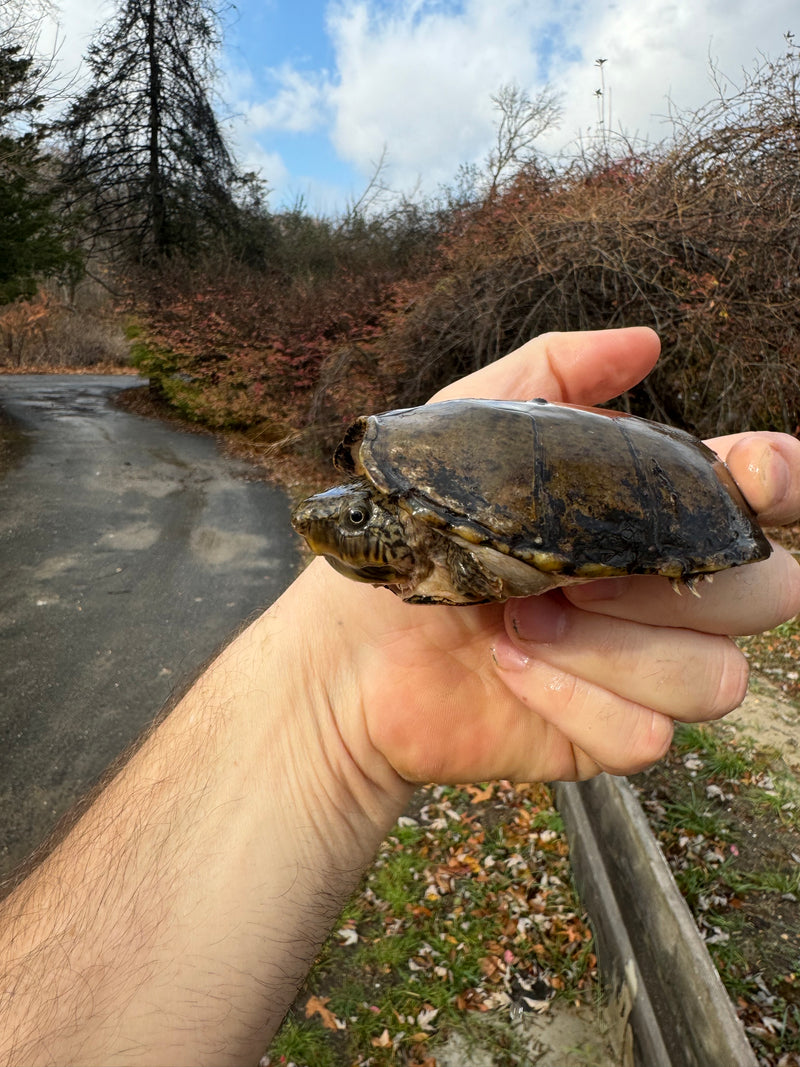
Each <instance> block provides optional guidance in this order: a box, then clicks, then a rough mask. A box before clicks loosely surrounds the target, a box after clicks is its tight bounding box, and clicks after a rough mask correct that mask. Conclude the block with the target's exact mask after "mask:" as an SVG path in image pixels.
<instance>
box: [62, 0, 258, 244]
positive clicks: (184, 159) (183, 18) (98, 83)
mask: <svg viewBox="0 0 800 1067" xmlns="http://www.w3.org/2000/svg"><path fill="white" fill-rule="evenodd" d="M219 44H220V22H219V15H218V13H217V11H216V9H215V8H214V7H213V5H212V2H211V0H118V8H117V12H116V14H115V15H114V16H113V17H112V18H111V19H110V20H109V21H108V22H106V23H105V24H104V25H103V26H102V27H101V28H100V29H99V30H98V32H97V34H96V35H95V38H94V40H93V41H92V44H91V47H90V50H89V54H88V56H87V64H88V67H89V70H90V72H91V82H90V85H89V88H88V89H87V90H86V91H85V92H84V93H83V94H82V95H81V96H80V97H79V98H78V99H77V100H76V101H75V102H74V103H73V104H72V106H71V107H70V108H69V110H68V113H67V115H66V118H65V120H64V126H63V128H64V131H65V133H66V136H67V145H68V160H67V165H66V168H65V173H64V179H65V182H66V183H67V184H68V185H69V186H70V187H72V188H73V190H74V197H75V199H74V203H75V204H76V205H80V206H81V208H82V212H83V216H84V225H87V224H88V225H89V226H90V227H91V228H92V229H93V230H94V232H95V233H96V234H97V235H98V236H99V237H101V238H102V239H103V241H104V243H105V244H106V246H109V247H119V246H122V247H123V248H124V249H125V250H126V251H127V252H128V253H130V252H132V251H133V252H135V254H136V255H137V256H138V257H139V258H142V259H148V258H157V257H159V256H163V255H168V254H170V253H172V252H175V251H184V252H190V251H192V250H194V249H196V248H197V247H198V245H199V244H200V243H201V242H202V241H203V240H204V239H206V238H207V237H208V235H209V234H211V233H214V232H219V231H220V230H224V228H225V227H226V225H227V224H228V223H229V220H230V218H231V216H232V214H235V198H234V194H235V190H236V187H237V183H239V182H240V181H242V180H243V179H240V177H239V175H238V173H237V170H236V166H235V164H234V161H233V159H232V157H231V154H230V152H229V150H228V148H227V145H226V143H225V138H224V136H223V134H222V131H221V129H220V126H219V123H218V121H217V118H216V115H215V113H214V108H213V106H212V102H211V100H212V92H213V82H214V76H215V68H214V61H213V60H214V54H215V52H216V50H217V48H218V47H219Z"/></svg>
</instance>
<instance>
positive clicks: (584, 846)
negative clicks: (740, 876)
mask: <svg viewBox="0 0 800 1067" xmlns="http://www.w3.org/2000/svg"><path fill="white" fill-rule="evenodd" d="M555 794H556V805H557V807H558V809H559V811H560V813H561V815H562V818H563V819H564V824H565V827H566V831H567V836H568V839H569V844H570V859H571V863H572V871H573V875H574V878H575V882H576V885H577V887H578V892H579V895H580V898H581V901H582V903H583V906H584V907H585V908H586V911H587V912H588V915H589V919H590V921H591V924H592V927H593V929H594V934H595V940H596V944H597V956H598V963H599V967H600V973H601V975H602V977H603V982H604V985H605V987H606V990H607V992H608V994H609V997H610V1000H611V1005H612V1014H616V1016H617V1019H618V1021H619V1025H620V1028H621V1029H622V1031H623V1038H622V1042H621V1044H622V1048H623V1061H622V1062H623V1063H624V1064H625V1067H757V1060H756V1058H755V1054H754V1052H753V1050H752V1048H751V1046H750V1043H749V1041H748V1040H747V1037H746V1035H745V1032H744V1029H743V1027H742V1025H741V1023H740V1022H739V1020H738V1018H737V1017H736V1013H735V1011H734V1009H733V1005H732V1004H731V1002H730V1000H729V998H728V995H727V993H726V991H725V987H724V986H723V984H722V980H721V979H720V977H719V974H718V973H717V970H716V968H715V967H714V964H713V962H712V960H711V957H710V956H709V954H708V949H707V948H706V946H705V944H704V942H703V940H702V938H701V937H700V935H699V933H698V931H697V927H696V926H695V923H694V920H693V918H692V915H691V913H690V911H689V908H688V907H687V905H686V902H685V901H684V899H683V897H682V896H681V893H680V890H679V889H678V886H677V884H676V882H675V879H674V878H673V876H672V872H671V871H670V869H669V866H668V864H667V862H666V860H665V859H664V856H663V854H662V852H661V850H660V848H659V847H658V844H657V843H656V841H655V838H654V837H653V835H652V833H651V831H650V827H649V825H648V823H647V819H646V817H645V815H644V812H643V811H642V808H641V805H640V804H639V801H638V800H637V798H636V796H635V794H634V792H633V789H632V788H631V786H630V784H629V783H628V781H627V779H625V778H615V777H612V776H610V775H606V774H602V775H600V776H598V777H597V778H594V779H592V780H591V781H588V782H580V783H575V782H559V783H558V784H557V786H556V789H555Z"/></svg>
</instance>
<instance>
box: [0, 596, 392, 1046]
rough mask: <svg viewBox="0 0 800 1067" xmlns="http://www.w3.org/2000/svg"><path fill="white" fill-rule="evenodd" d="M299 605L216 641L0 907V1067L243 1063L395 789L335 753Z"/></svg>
mask: <svg viewBox="0 0 800 1067" xmlns="http://www.w3.org/2000/svg"><path fill="white" fill-rule="evenodd" d="M302 610H304V609H303V606H302V597H300V596H299V595H298V593H297V592H296V591H294V590H293V591H290V593H289V594H287V596H286V597H285V598H284V599H283V600H281V601H279V602H278V604H277V605H275V607H274V608H273V609H272V610H271V611H270V612H269V613H268V614H267V615H266V616H264V617H262V619H260V620H259V621H258V622H257V623H256V624H255V625H254V626H253V627H251V628H250V629H249V630H248V631H246V632H245V633H244V634H243V635H242V636H241V637H239V638H238V639H237V640H236V641H235V642H234V643H233V644H232V645H231V646H229V648H228V649H227V650H226V651H225V653H223V655H222V656H221V657H220V659H219V660H218V661H217V662H216V664H215V665H214V667H213V668H212V669H211V670H210V671H209V672H207V673H206V675H205V676H204V677H203V678H202V679H201V680H200V682H199V683H198V684H197V685H196V686H195V688H194V689H193V690H192V691H191V692H190V693H189V694H188V696H187V697H186V698H185V699H184V700H183V701H182V702H181V704H180V705H179V706H178V707H177V708H176V709H175V711H174V712H173V713H172V714H171V715H170V716H169V717H168V718H167V719H166V720H165V722H164V723H162V725H161V726H160V727H159V728H158V730H156V731H155V732H154V733H153V735H152V736H151V737H150V738H149V739H148V740H147V742H146V743H145V744H144V745H143V746H142V748H141V749H140V750H139V751H138V752H137V754H136V755H135V756H134V757H133V759H132V760H131V761H130V762H129V763H128V764H127V765H126V766H125V767H124V769H123V770H122V771H121V773H120V774H119V775H118V776H117V777H116V778H115V779H114V781H113V782H112V783H111V784H110V786H109V787H108V788H107V789H106V790H105V792H104V793H103V795H102V796H101V798H100V799H99V801H98V802H97V803H96V804H95V805H94V806H93V807H92V808H91V809H90V810H89V812H88V813H87V814H86V815H85V816H84V817H83V819H82V820H81V821H80V822H79V823H78V824H77V826H76V827H75V828H74V829H73V831H72V833H71V834H70V835H69V836H68V837H67V838H66V839H65V841H64V842H62V844H61V845H60V846H59V847H58V848H57V849H56V850H55V851H54V852H53V853H52V854H51V856H50V857H49V858H48V859H47V860H46V861H45V863H44V864H43V865H42V866H41V867H40V868H39V869H38V870H37V871H36V872H35V873H34V875H33V876H32V877H31V878H30V879H28V881H27V882H25V883H24V884H23V885H22V886H21V887H20V888H19V889H18V890H17V892H16V893H15V894H14V895H13V896H11V897H10V898H9V899H8V900H7V901H6V902H5V905H4V910H3V914H2V916H1V917H0V961H2V966H0V970H2V971H3V972H4V979H3V985H2V991H3V997H4V1000H5V1003H4V1004H3V1007H2V1018H3V1024H4V1034H3V1039H4V1040H5V1041H6V1045H5V1046H4V1048H3V1051H4V1054H5V1060H6V1061H8V1062H13V1063H47V1062H59V1063H70V1062H72V1063H75V1062H80V1063H92V1062H94V1063H104V1064H108V1063H112V1062H114V1063H121V1062H125V1063H148V1062H149V1063H154V1064H156V1063H157V1064H165V1063H168V1064H178V1063H199V1062H213V1063H215V1064H218V1063H225V1062H236V1063H242V1062H247V1060H248V1057H249V1059H250V1060H252V1059H254V1058H257V1056H258V1054H259V1052H260V1051H261V1050H263V1047H264V1043H265V1040H266V1039H267V1037H268V1036H269V1033H270V1032H271V1031H272V1030H274V1028H275V1027H276V1026H277V1025H278V1023H279V1022H280V1019H281V1018H282V1016H283V1014H284V1012H285V1010H286V1008H287V1006H288V1003H289V1002H290V1001H291V999H292V996H293V993H294V990H295V988H296V986H297V984H299V982H300V981H301V980H302V978H303V977H304V975H305V973H306V972H307V970H308V967H309V966H310V963H311V960H312V959H313V957H314V955H315V953H316V950H317V947H318V945H319V944H320V943H321V941H322V940H323V939H324V937H325V936H326V935H327V933H328V930H329V927H330V924H331V923H332V922H333V920H334V919H335V917H336V915H337V914H338V912H339V910H340V909H341V907H342V905H343V903H344V901H345V900H346V898H347V896H348V895H349V893H350V892H351V890H352V888H353V886H354V885H355V884H356V883H357V881H358V878H359V875H360V873H361V870H362V868H363V866H364V865H365V864H366V863H367V862H368V861H369V859H370V858H371V855H372V854H373V852H374V849H375V847H376V846H377V844H378V842H379V841H380V839H381V837H382V835H383V833H384V832H385V830H386V829H387V828H388V827H389V826H390V825H391V823H392V821H393V819H394V818H395V817H396V815H397V814H398V812H399V810H400V809H401V807H402V804H403V802H404V800H405V798H406V797H407V795H408V787H407V786H405V785H404V784H403V783H401V782H400V780H399V779H398V778H397V777H396V775H394V773H393V772H391V771H390V770H389V768H388V767H385V766H383V767H382V765H381V761H380V760H376V761H375V767H376V768H377V770H378V772H379V773H380V774H381V775H382V778H381V780H380V781H375V780H373V779H368V778H366V777H365V776H364V775H363V774H362V773H361V772H360V771H359V770H358V768H357V766H356V765H355V764H354V762H353V761H352V759H351V757H350V754H349V753H348V751H347V749H346V748H345V746H344V745H343V744H342V743H341V740H340V737H339V734H338V732H337V730H336V726H335V723H334V722H333V720H332V718H331V717H330V715H329V713H328V710H327V709H328V700H327V693H326V686H327V685H328V684H334V685H339V686H340V688H342V687H344V688H346V680H345V681H344V682H341V681H338V679H340V678H345V679H346V672H344V673H343V672H339V671H337V670H326V669H325V661H326V656H325V654H324V653H325V650H324V646H323V647H322V648H320V646H319V642H318V643H317V648H316V649H315V654H314V655H313V656H312V654H311V652H310V650H309V652H308V655H305V654H304V653H303V650H302V648H298V641H302V640H303V637H302V635H304V634H305V635H308V637H309V639H310V640H312V639H313V638H311V637H310V634H312V633H313V629H312V630H309V628H308V627H307V625H305V623H306V620H302V619H298V618H297V617H296V614H297V612H299V611H302ZM340 666H341V664H340ZM312 669H315V670H316V671H317V672H318V681H317V680H315V678H314V677H312V676H310V673H309V672H310V671H311V670H312ZM340 699H348V698H347V697H345V696H344V694H343V693H340Z"/></svg>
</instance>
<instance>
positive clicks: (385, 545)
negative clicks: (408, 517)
mask: <svg viewBox="0 0 800 1067" xmlns="http://www.w3.org/2000/svg"><path fill="white" fill-rule="evenodd" d="M292 526H294V528H295V530H297V532H298V533H299V534H301V535H302V536H303V537H304V538H305V539H306V541H307V542H308V544H309V547H310V548H311V549H312V551H314V552H316V553H317V555H320V556H325V557H326V559H327V560H328V562H329V563H330V564H332V566H333V567H335V568H336V570H337V571H340V572H341V573H342V574H344V575H346V576H347V577H348V578H354V579H356V580H357V581H361V582H371V583H373V584H375V585H395V584H397V583H402V582H405V581H406V580H407V579H408V577H409V575H410V574H411V573H412V572H413V571H414V568H415V562H414V554H413V552H412V550H411V548H410V547H409V545H408V543H407V536H408V535H407V530H406V523H405V522H404V515H403V513H402V511H401V509H400V507H399V506H398V505H397V503H396V502H394V501H392V500H391V499H389V498H386V497H384V496H382V494H379V493H378V492H377V491H376V490H375V489H374V487H373V486H371V485H370V484H369V482H367V481H366V479H362V480H360V481H357V482H352V483H350V484H349V485H337V486H334V488H333V489H328V490H326V491H325V492H324V493H317V494H316V495H315V496H311V497H308V499H307V500H303V501H302V502H301V503H300V504H298V506H297V507H296V508H295V510H294V512H293V513H292Z"/></svg>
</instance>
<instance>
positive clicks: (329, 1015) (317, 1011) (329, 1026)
mask: <svg viewBox="0 0 800 1067" xmlns="http://www.w3.org/2000/svg"><path fill="white" fill-rule="evenodd" d="M330 999H331V998H330V997H309V998H308V1000H307V1001H306V1018H307V1019H310V1018H311V1016H312V1015H319V1017H320V1019H321V1020H322V1025H323V1026H324V1027H325V1029H326V1030H340V1029H341V1026H340V1025H339V1021H338V1020H337V1018H336V1016H335V1015H334V1014H333V1012H332V1011H331V1010H330V1008H328V1007H326V1005H327V1004H328V1003H329V1002H330Z"/></svg>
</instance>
